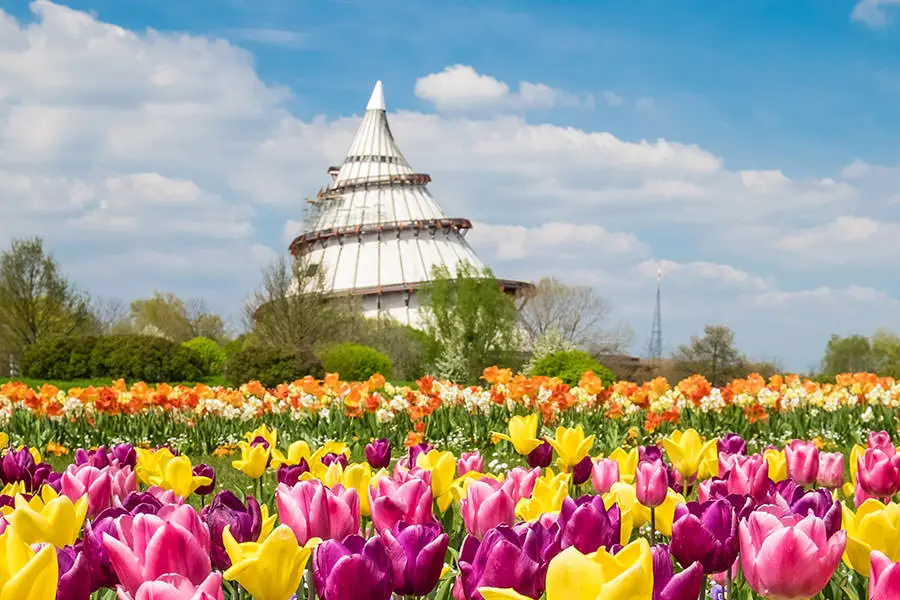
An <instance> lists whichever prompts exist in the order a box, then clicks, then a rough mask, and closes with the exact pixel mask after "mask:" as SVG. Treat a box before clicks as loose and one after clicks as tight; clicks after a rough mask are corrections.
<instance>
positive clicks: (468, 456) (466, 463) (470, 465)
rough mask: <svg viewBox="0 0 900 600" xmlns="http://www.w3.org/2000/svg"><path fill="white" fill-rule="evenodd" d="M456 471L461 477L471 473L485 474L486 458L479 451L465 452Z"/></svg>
mask: <svg viewBox="0 0 900 600" xmlns="http://www.w3.org/2000/svg"><path fill="white" fill-rule="evenodd" d="M456 470H457V473H458V474H459V476H460V477H462V476H463V475H465V474H466V473H469V472H475V473H484V458H482V456H481V453H480V452H478V451H477V450H476V451H475V452H463V453H462V454H460V455H459V462H458V463H456Z"/></svg>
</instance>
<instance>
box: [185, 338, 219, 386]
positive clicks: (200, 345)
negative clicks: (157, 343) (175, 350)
mask: <svg viewBox="0 0 900 600" xmlns="http://www.w3.org/2000/svg"><path fill="white" fill-rule="evenodd" d="M182 346H184V347H185V348H190V349H191V350H193V351H194V352H196V353H197V354H199V355H200V358H201V359H203V374H204V375H207V376H209V375H221V374H222V365H224V364H225V350H223V349H222V348H221V347H220V346H219V344H218V343H217V342H216V341H215V340H211V339H209V338H205V337H195V338H194V339H192V340H188V341H186V342H184V343H183V344H182Z"/></svg>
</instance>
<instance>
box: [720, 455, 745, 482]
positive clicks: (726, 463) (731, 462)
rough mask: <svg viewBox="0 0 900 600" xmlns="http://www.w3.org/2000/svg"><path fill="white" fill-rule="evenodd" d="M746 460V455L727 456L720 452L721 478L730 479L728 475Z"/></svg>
mask: <svg viewBox="0 0 900 600" xmlns="http://www.w3.org/2000/svg"><path fill="white" fill-rule="evenodd" d="M745 458H747V456H746V455H744V454H727V453H725V452H719V477H722V478H725V477H728V473H729V472H730V471H731V470H732V469H733V468H734V467H735V465H736V464H737V463H739V462H741V461H742V460H743V459H745Z"/></svg>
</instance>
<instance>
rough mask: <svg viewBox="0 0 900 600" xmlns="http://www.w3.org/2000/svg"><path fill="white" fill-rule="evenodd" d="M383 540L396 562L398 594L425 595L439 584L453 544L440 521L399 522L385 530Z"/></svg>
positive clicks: (395, 582) (395, 577) (382, 535)
mask: <svg viewBox="0 0 900 600" xmlns="http://www.w3.org/2000/svg"><path fill="white" fill-rule="evenodd" d="M381 541H382V542H384V547H385V550H386V551H387V554H388V557H389V558H390V559H391V563H392V564H393V580H394V592H395V593H396V594H398V595H400V596H425V595H426V594H428V593H430V592H431V591H432V590H433V589H434V588H435V586H437V583H438V580H439V579H440V578H441V570H442V569H443V568H444V556H445V555H446V553H447V546H448V545H449V544H450V538H449V536H448V535H447V534H446V533H444V532H443V531H442V530H441V526H440V525H436V524H429V525H407V524H406V523H398V524H397V525H396V526H394V529H393V530H390V529H385V530H384V531H382V532H381Z"/></svg>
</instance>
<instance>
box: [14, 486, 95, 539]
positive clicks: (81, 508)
mask: <svg viewBox="0 0 900 600" xmlns="http://www.w3.org/2000/svg"><path fill="white" fill-rule="evenodd" d="M15 506H16V507H15V510H13V512H12V513H11V514H10V515H8V516H7V517H6V519H7V520H8V521H9V523H10V524H11V525H12V526H13V527H15V528H16V531H18V533H19V535H20V536H21V537H22V539H24V540H25V541H26V542H27V543H29V544H43V543H46V544H53V545H54V546H56V547H57V548H63V547H65V546H71V545H72V544H74V543H75V540H77V539H78V534H79V533H81V527H82V525H84V519H85V517H86V516H87V507H88V503H87V497H82V498H81V499H79V500H78V501H76V502H72V500H70V499H69V498H68V497H66V496H58V495H57V494H56V492H55V491H53V489H52V488H49V487H46V486H45V487H44V488H43V489H42V491H41V495H40V496H34V497H33V498H32V499H31V500H25V497H24V496H21V495H17V496H16V500H15Z"/></svg>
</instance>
